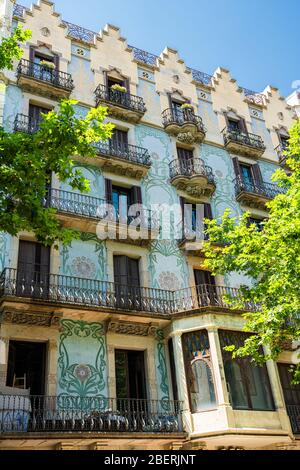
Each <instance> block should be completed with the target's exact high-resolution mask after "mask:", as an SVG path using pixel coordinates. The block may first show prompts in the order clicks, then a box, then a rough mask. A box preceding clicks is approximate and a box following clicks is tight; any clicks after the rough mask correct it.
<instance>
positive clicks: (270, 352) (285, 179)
mask: <svg viewBox="0 0 300 470" xmlns="http://www.w3.org/2000/svg"><path fill="white" fill-rule="evenodd" d="M287 164H288V165H289V167H290V169H291V170H292V172H290V174H286V173H285V172H284V171H283V170H282V169H279V170H276V172H275V173H274V174H273V176H272V179H273V181H274V182H277V183H278V185H279V186H281V187H283V188H285V190H286V191H285V193H284V194H279V195H278V196H276V197H275V198H274V199H273V200H272V201H270V202H268V204H267V206H268V209H269V218H268V219H267V220H266V221H265V222H263V224H262V230H261V231H259V230H258V229H257V227H256V225H255V224H250V225H249V222H248V217H249V215H250V214H248V213H245V214H243V215H242V217H240V218H234V217H231V216H230V212H229V211H228V210H227V211H226V212H225V213H224V215H223V217H222V220H221V221H216V220H213V221H208V220H207V221H206V222H207V225H208V227H207V234H208V235H209V241H207V242H206V243H205V248H204V250H205V255H206V266H207V267H208V268H210V269H211V270H212V272H213V274H226V273H231V272H239V273H242V274H244V275H246V276H248V277H249V278H251V280H252V282H251V285H250V286H248V287H247V286H242V288H241V296H240V298H239V301H234V300H233V299H229V301H230V303H231V306H232V307H233V308H237V307H242V306H243V304H244V303H245V302H254V303H256V304H257V305H258V306H259V309H258V311H257V312H252V313H247V314H245V315H244V317H245V319H246V325H245V330H246V331H248V332H252V333H253V335H251V336H250V337H249V339H247V340H246V341H245V343H244V346H243V347H241V348H238V349H236V348H235V347H234V346H230V347H229V348H228V349H229V350H231V351H232V353H233V357H243V356H250V357H252V358H253V360H254V361H255V362H256V363H258V364H261V363H263V362H265V361H266V360H267V359H274V360H276V358H277V357H278V355H279V353H280V352H281V351H282V350H283V349H284V344H285V343H286V342H289V341H291V340H299V337H300V122H299V121H298V122H297V123H296V124H295V125H294V126H293V127H292V129H291V130H290V139H289V148H288V151H287ZM262 345H264V346H265V347H266V355H262V354H260V348H259V346H262ZM294 381H300V365H299V366H297V367H295V368H294Z"/></svg>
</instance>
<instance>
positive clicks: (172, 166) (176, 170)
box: [169, 157, 215, 183]
mask: <svg viewBox="0 0 300 470" xmlns="http://www.w3.org/2000/svg"><path fill="white" fill-rule="evenodd" d="M169 170H170V178H171V179H172V178H175V177H176V176H195V175H202V176H205V177H206V178H207V179H208V181H209V182H210V183H214V182H215V181H214V174H213V170H212V168H211V167H210V166H208V165H205V163H204V161H203V160H202V159H201V158H194V157H193V158H187V159H178V158H176V159H175V160H172V161H171V162H170V163H169Z"/></svg>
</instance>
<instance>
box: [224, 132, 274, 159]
mask: <svg viewBox="0 0 300 470" xmlns="http://www.w3.org/2000/svg"><path fill="white" fill-rule="evenodd" d="M222 134H223V138H224V146H225V148H226V149H227V150H229V151H230V152H233V153H239V154H242V155H247V156H249V157H260V156H261V155H262V154H263V153H264V151H265V149H266V147H265V144H264V141H263V139H262V138H261V137H260V136H259V135H256V134H251V133H249V132H242V131H240V130H235V129H230V128H229V127H225V129H223V131H222Z"/></svg>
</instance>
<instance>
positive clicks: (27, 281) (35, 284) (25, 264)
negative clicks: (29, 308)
mask: <svg viewBox="0 0 300 470" xmlns="http://www.w3.org/2000/svg"><path fill="white" fill-rule="evenodd" d="M49 266H50V247H47V246H44V245H41V244H40V243H35V242H29V241H25V240H20V243H19V256H18V270H17V286H16V291H17V295H19V296H24V297H39V298H47V296H48V290H49Z"/></svg>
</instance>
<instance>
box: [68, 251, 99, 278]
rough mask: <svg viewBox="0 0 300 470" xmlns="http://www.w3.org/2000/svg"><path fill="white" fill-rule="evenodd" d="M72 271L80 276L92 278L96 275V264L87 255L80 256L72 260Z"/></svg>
mask: <svg viewBox="0 0 300 470" xmlns="http://www.w3.org/2000/svg"><path fill="white" fill-rule="evenodd" d="M71 269H72V273H73V274H74V275H75V276H78V277H84V278H87V279H92V278H94V277H95V275H96V265H95V263H93V262H92V261H91V260H90V258H86V257H85V256H78V257H77V258H74V259H73V261H72V268H71Z"/></svg>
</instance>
